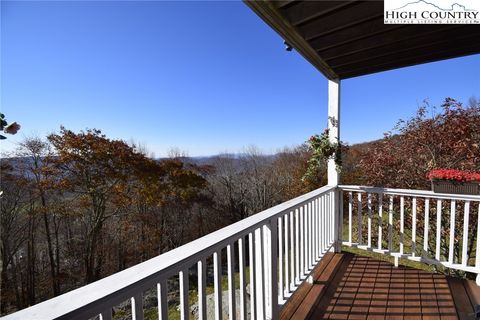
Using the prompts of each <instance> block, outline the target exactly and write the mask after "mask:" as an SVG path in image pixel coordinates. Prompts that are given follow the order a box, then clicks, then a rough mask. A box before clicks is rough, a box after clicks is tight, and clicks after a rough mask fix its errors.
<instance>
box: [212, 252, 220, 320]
mask: <svg viewBox="0 0 480 320" xmlns="http://www.w3.org/2000/svg"><path fill="white" fill-rule="evenodd" d="M213 287H214V293H215V295H214V297H215V320H221V319H222V251H221V250H218V251H216V252H214V253H213Z"/></svg>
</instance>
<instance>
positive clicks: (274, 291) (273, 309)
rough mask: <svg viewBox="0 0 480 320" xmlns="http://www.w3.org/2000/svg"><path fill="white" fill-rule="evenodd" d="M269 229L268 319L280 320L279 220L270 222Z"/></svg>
mask: <svg viewBox="0 0 480 320" xmlns="http://www.w3.org/2000/svg"><path fill="white" fill-rule="evenodd" d="M267 229H268V233H269V235H268V238H269V251H270V257H269V265H270V267H269V275H270V276H269V290H268V301H269V308H268V315H267V316H268V318H269V319H278V316H279V308H278V273H277V269H278V255H277V252H278V234H277V231H278V227H277V219H275V218H273V219H271V220H270V225H267Z"/></svg>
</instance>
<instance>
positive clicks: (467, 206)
mask: <svg viewBox="0 0 480 320" xmlns="http://www.w3.org/2000/svg"><path fill="white" fill-rule="evenodd" d="M469 218H470V201H465V204H464V212H463V241H462V265H463V266H465V267H466V266H467V264H468V252H467V248H468V226H469Z"/></svg>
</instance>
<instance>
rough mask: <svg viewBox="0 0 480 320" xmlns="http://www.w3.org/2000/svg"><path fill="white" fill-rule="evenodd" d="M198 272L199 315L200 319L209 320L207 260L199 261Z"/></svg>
mask: <svg viewBox="0 0 480 320" xmlns="http://www.w3.org/2000/svg"><path fill="white" fill-rule="evenodd" d="M197 273H198V316H199V320H207V295H206V287H207V260H206V259H202V260H200V261H198V262H197Z"/></svg>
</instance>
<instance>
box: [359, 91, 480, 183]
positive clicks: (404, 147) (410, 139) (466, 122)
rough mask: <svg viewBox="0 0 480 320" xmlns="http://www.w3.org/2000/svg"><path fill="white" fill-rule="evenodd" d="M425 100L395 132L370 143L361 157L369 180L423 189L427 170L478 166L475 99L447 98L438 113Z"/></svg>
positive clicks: (479, 115) (479, 112)
mask: <svg viewBox="0 0 480 320" xmlns="http://www.w3.org/2000/svg"><path fill="white" fill-rule="evenodd" d="M435 111H436V110H435V108H429V106H428V104H424V105H423V106H422V107H420V108H419V109H418V111H417V114H416V115H415V116H414V117H412V118H411V119H409V120H406V121H405V120H401V121H399V122H398V124H397V126H396V127H395V129H396V134H391V133H389V134H386V136H385V138H384V139H382V140H379V141H377V142H376V143H373V144H372V145H371V147H370V148H368V149H367V150H366V152H365V153H364V155H363V156H362V159H361V161H360V164H359V166H360V168H361V171H362V176H363V178H364V180H365V182H366V183H367V184H369V185H375V186H384V187H396V188H411V189H425V188H429V183H430V182H429V181H428V179H427V178H426V175H427V173H428V172H429V171H430V170H432V169H439V168H453V169H460V170H467V171H479V170H480V104H479V103H478V101H476V100H475V99H472V100H471V101H470V103H469V105H468V106H464V105H463V104H462V103H460V102H458V101H456V100H454V99H452V98H446V99H445V101H444V103H443V104H442V106H441V110H440V112H439V113H434V112H435Z"/></svg>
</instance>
